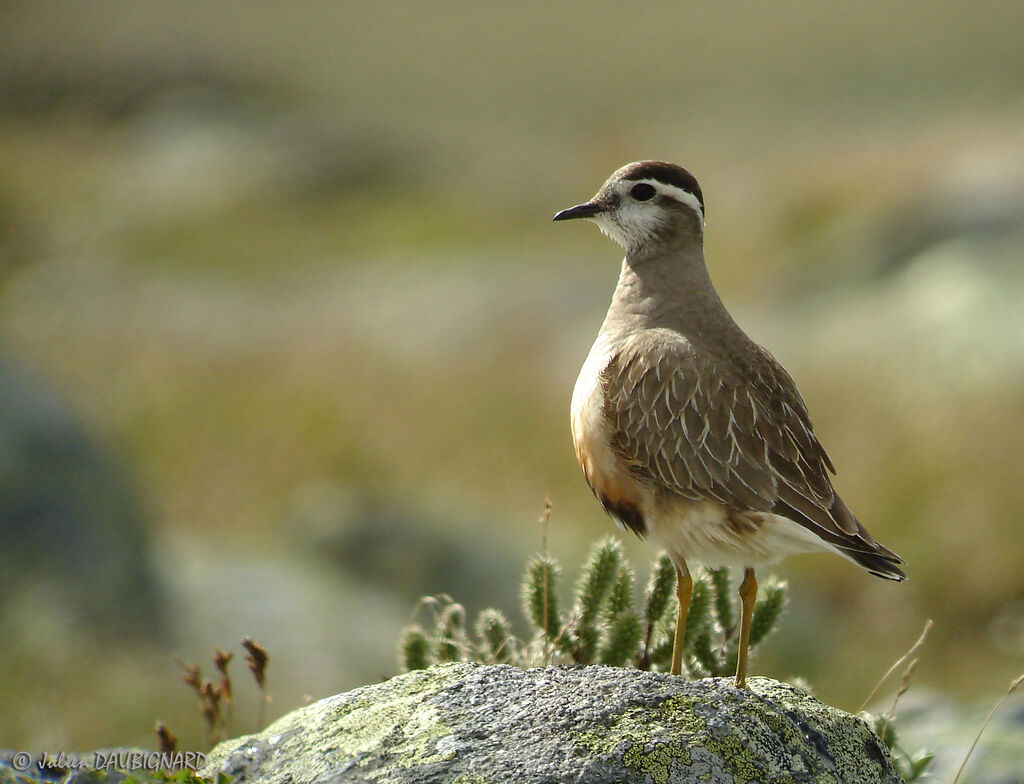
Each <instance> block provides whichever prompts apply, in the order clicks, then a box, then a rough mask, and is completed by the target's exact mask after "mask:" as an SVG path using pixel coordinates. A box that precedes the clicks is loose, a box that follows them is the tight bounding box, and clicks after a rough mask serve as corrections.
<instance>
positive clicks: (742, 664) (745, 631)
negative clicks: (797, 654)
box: [736, 567, 757, 689]
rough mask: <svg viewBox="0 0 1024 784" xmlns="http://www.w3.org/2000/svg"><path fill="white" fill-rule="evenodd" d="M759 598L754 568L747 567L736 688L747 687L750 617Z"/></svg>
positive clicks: (742, 588)
mask: <svg viewBox="0 0 1024 784" xmlns="http://www.w3.org/2000/svg"><path fill="white" fill-rule="evenodd" d="M756 598H757V580H756V579H755V578H754V570H753V569H751V568H750V567H747V568H746V569H745V570H744V571H743V582H742V583H740V604H741V608H740V613H741V614H740V643H739V649H738V650H737V653H736V688H738V689H745V688H747V645H748V643H749V642H750V619H751V617H752V616H753V614H754V600H755V599H756Z"/></svg>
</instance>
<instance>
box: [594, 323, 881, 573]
mask: <svg viewBox="0 0 1024 784" xmlns="http://www.w3.org/2000/svg"><path fill="white" fill-rule="evenodd" d="M758 351H760V352H761V353H760V354H759V355H758V356H757V361H756V362H751V363H749V364H747V365H746V367H744V368H743V369H741V368H739V367H737V366H735V365H734V364H730V363H727V362H722V361H721V360H718V359H715V358H713V357H711V356H708V355H705V354H703V353H701V352H698V351H695V350H694V348H693V346H692V345H691V344H689V343H688V342H687V341H686V340H685V339H683V338H682V337H681V336H679V335H677V334H675V333H667V332H666V331H664V330H647V331H645V332H642V333H639V334H638V335H636V336H634V337H632V338H630V340H628V341H627V342H626V343H625V344H624V346H623V348H622V350H621V351H619V352H618V353H617V354H616V355H615V356H613V358H612V359H611V361H610V363H609V364H608V366H607V367H606V368H605V370H604V373H603V374H602V378H601V381H602V383H603V384H604V389H605V416H606V418H607V420H608V422H609V424H610V425H611V428H612V433H613V435H612V446H613V449H615V450H616V451H617V452H618V453H619V455H620V456H621V457H622V458H624V459H625V461H626V462H627V464H628V465H629V466H630V467H631V469H632V470H633V471H634V472H635V473H637V474H638V475H640V476H641V477H645V478H648V479H653V480H654V481H656V482H657V483H659V484H661V485H663V486H666V487H668V488H669V489H671V490H672V491H674V492H676V493H678V494H680V495H682V496H684V497H686V498H691V499H694V500H714V501H719V502H721V503H723V504H725V505H726V506H729V507H731V508H733V509H736V510H738V511H759V512H773V513H775V514H779V515H782V516H783V517H787V518H789V519H791V520H793V521H794V522H797V523H800V524H801V525H803V526H805V527H806V528H808V529H809V530H811V531H813V532H814V533H815V534H817V535H818V536H820V537H821V538H822V539H824V540H825V541H827V542H830V543H832V544H834V545H836V546H838V547H840V548H841V549H843V550H844V551H846V550H851V551H858V552H860V551H862V552H865V553H871V554H873V555H874V554H881V555H882V556H883V557H887V556H889V555H892V556H893V558H896V556H895V555H894V554H892V553H890V552H889V551H888V550H885V548H881V545H879V544H877V543H876V542H875V541H874V539H872V538H871V535H870V534H869V533H868V532H867V531H866V530H865V529H864V528H863V527H862V526H861V525H860V523H859V522H858V521H857V519H856V518H855V517H854V516H853V514H852V513H851V512H850V511H849V509H847V507H846V505H845V504H844V503H843V502H842V500H841V499H840V498H839V497H838V496H837V495H836V493H835V491H834V490H833V489H832V483H831V481H830V480H829V477H828V472H829V471H831V472H833V473H834V472H835V469H834V468H833V466H832V462H831V460H829V457H828V455H827V454H826V453H825V449H824V448H823V447H822V446H821V444H820V443H819V442H818V439H817V438H816V437H815V435H814V431H813V430H812V427H811V420H810V417H809V416H808V414H807V407H806V406H805V405H804V402H803V400H802V399H801V397H800V393H799V392H798V391H797V388H796V385H795V384H794V382H793V380H792V378H791V377H790V376H789V374H788V373H787V372H786V370H785V369H784V368H783V367H782V366H781V365H780V364H779V363H778V362H777V361H776V360H775V359H774V358H773V357H772V356H771V355H770V354H768V352H766V351H764V350H763V349H758ZM883 551H884V552H883Z"/></svg>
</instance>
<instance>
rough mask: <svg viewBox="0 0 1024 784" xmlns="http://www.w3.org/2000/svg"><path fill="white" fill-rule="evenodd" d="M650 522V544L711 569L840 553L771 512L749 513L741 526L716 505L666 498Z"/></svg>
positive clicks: (673, 556) (649, 518) (742, 519)
mask: <svg viewBox="0 0 1024 784" xmlns="http://www.w3.org/2000/svg"><path fill="white" fill-rule="evenodd" d="M646 520H647V530H648V532H649V535H650V537H651V540H652V541H653V542H654V543H655V544H657V545H659V546H660V547H662V548H663V549H664V550H665V551H666V552H667V553H668V554H669V555H671V556H672V558H673V560H677V561H678V560H682V561H685V562H687V563H690V562H696V563H700V564H704V565H705V566H708V567H711V568H717V567H719V566H728V567H730V568H739V567H747V566H750V567H758V566H763V565H765V564H770V563H774V562H776V561H779V560H781V559H782V558H785V557H786V556H789V555H796V554H797V553H814V552H831V553H837V552H838V551H837V550H836V549H835V548H833V547H832V546H831V545H829V544H828V543H826V542H824V541H822V540H821V539H819V538H818V537H817V536H815V535H814V534H813V533H811V532H810V531H808V530H807V529H806V528H804V527H803V526H802V525H799V524H798V523H794V522H793V521H792V520H787V519H786V518H785V517H780V516H779V515H775V514H771V513H770V512H746V513H744V514H743V515H742V517H741V518H740V524H739V525H737V523H736V522H735V521H734V519H730V514H729V510H728V509H726V507H724V506H723V505H722V504H720V503H718V502H716V501H690V500H687V499H685V498H679V497H676V498H665V497H664V496H663V497H661V499H660V500H659V502H658V503H657V504H656V507H655V509H653V510H651V513H650V514H649V515H648V516H647V517H646ZM839 554H840V555H841V553H839Z"/></svg>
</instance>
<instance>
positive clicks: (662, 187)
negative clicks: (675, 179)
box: [630, 178, 704, 226]
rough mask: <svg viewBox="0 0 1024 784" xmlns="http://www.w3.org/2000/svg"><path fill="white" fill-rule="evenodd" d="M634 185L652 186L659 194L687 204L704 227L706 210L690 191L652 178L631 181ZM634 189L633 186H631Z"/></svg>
mask: <svg viewBox="0 0 1024 784" xmlns="http://www.w3.org/2000/svg"><path fill="white" fill-rule="evenodd" d="M630 182H632V183H641V182H643V183H646V184H648V185H650V186H651V187H652V188H654V190H656V191H657V192H658V193H662V194H664V195H665V196H671V197H672V198H673V199H675V200H676V201H678V202H680V203H681V204H685V205H687V206H688V207H690V208H691V209H692V210H693V211H694V212H696V213H697V215H698V217H700V223H701V226H703V225H704V208H703V207H701V206H700V199H698V198H697V197H696V196H694V195H693V194H692V193H690V192H689V191H684V190H683V189H682V188H678V187H676V186H675V185H668V184H667V183H664V182H662V181H661V180H654V179H651V178H647V179H643V180H630ZM630 187H632V186H630Z"/></svg>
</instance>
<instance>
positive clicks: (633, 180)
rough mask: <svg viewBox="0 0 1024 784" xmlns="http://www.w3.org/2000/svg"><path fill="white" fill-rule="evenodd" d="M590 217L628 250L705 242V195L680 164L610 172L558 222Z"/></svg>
mask: <svg viewBox="0 0 1024 784" xmlns="http://www.w3.org/2000/svg"><path fill="white" fill-rule="evenodd" d="M573 218H589V219H590V220H592V221H594V223H596V224H597V225H598V227H599V228H600V229H601V231H603V232H604V233H605V234H607V235H608V236H609V237H611V238H612V239H613V240H615V241H616V242H617V243H619V245H621V246H622V247H624V248H625V249H626V250H627V251H629V252H635V251H637V250H640V249H641V248H643V247H645V246H648V245H651V244H654V245H659V244H661V243H664V242H672V241H676V242H678V241H686V240H687V239H690V240H692V241H695V242H697V243H700V242H702V240H703V236H704V196H703V195H702V194H701V192H700V185H698V184H697V180H696V178H695V177H694V176H693V175H692V174H690V172H688V171H687V170H686V169H684V168H683V167H682V166H676V165H675V164H674V163H665V162H664V161H637V162H636V163H630V164H627V165H626V166H623V167H622V168H621V169H619V170H618V171H616V172H615V173H614V174H612V176H611V177H609V178H608V180H607V182H605V184H604V185H602V186H601V189H600V190H599V191H598V192H597V193H596V194H595V195H594V197H593V198H592V199H591V200H590V201H588V202H585V203H583V204H578V205H576V206H575V207H570V208H569V209H567V210H562V211H561V212H560V213H558V214H557V215H555V217H554V220H556V221H558V220H571V219H573Z"/></svg>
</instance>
